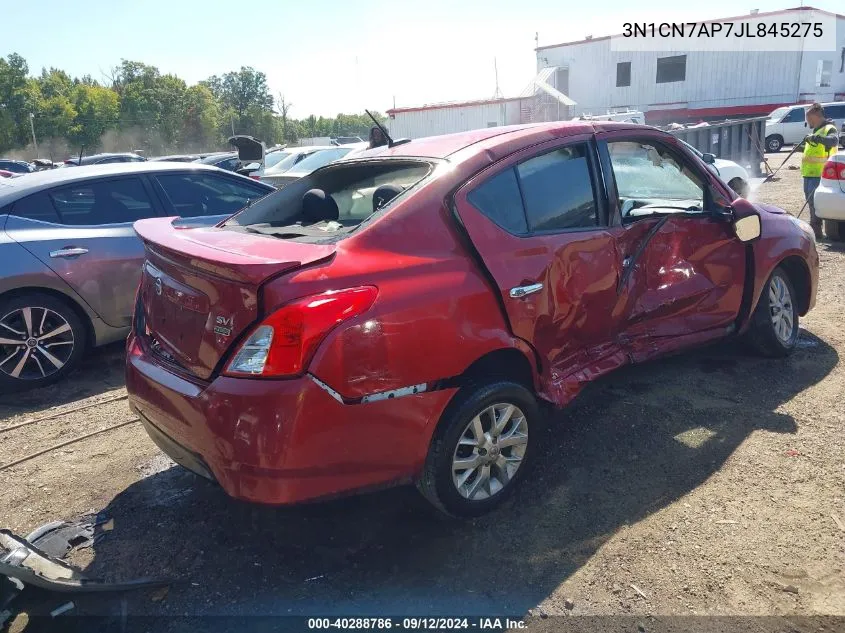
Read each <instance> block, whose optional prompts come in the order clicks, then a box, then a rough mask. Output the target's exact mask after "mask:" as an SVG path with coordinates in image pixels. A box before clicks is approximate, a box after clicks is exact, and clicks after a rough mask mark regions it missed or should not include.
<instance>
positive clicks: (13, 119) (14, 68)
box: [0, 53, 36, 150]
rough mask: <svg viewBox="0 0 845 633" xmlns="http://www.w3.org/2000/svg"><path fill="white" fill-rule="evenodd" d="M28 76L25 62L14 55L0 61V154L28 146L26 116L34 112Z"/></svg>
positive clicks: (27, 119) (33, 99)
mask: <svg viewBox="0 0 845 633" xmlns="http://www.w3.org/2000/svg"><path fill="white" fill-rule="evenodd" d="M28 74H29V67H28V66H27V64H26V60H25V59H24V58H23V57H21V56H20V55H18V54H17V53H12V54H10V55H9V56H8V57H7V58H6V59H3V58H2V57H0V150H6V149H11V148H13V147H22V146H25V145H26V144H27V143H28V142H29V137H30V132H29V115H30V113H32V112H33V111H34V109H35V97H36V95H34V94H33V92H32V86H31V85H30V83H29V81H28V79H27V75H28Z"/></svg>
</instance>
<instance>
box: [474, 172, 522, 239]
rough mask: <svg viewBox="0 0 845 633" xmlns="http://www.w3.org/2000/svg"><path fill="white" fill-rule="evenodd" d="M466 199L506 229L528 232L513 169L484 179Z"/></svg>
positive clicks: (515, 231)
mask: <svg viewBox="0 0 845 633" xmlns="http://www.w3.org/2000/svg"><path fill="white" fill-rule="evenodd" d="M467 200H469V202H470V204H472V206H474V207H475V208H476V209H478V210H479V211H481V213H483V214H484V215H486V216H487V217H488V218H490V219H491V220H493V222H495V223H496V224H498V225H499V226H500V227H502V228H503V229H505V230H506V231H509V232H510V233H517V234H518V233H527V232H528V225H527V223H526V221H525V209H524V208H523V206H522V196H521V195H520V193H519V184H518V183H517V180H516V171H515V170H514V169H508V170H507V171H503V172H501V173H499V174H496V175H495V176H493V177H492V178H489V179H488V180H485V181H484V182H483V183H481V184H480V185H479V186H478V187H476V188H475V189H473V190H472V191H471V192H470V193H469V195H467Z"/></svg>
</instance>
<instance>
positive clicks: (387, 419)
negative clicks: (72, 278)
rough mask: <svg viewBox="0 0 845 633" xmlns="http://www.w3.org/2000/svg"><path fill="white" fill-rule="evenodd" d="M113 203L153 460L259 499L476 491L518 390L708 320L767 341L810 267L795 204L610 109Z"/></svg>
mask: <svg viewBox="0 0 845 633" xmlns="http://www.w3.org/2000/svg"><path fill="white" fill-rule="evenodd" d="M318 156H319V155H318ZM303 162H305V161H303ZM135 229H136V231H137V232H138V234H139V235H140V236H141V238H142V239H143V240H144V244H145V246H146V262H145V264H144V272H143V275H142V281H141V285H140V288H139V293H138V301H137V307H136V311H135V322H134V327H133V332H132V334H131V335H130V338H129V341H128V343H127V369H126V385H127V389H128V392H129V402H130V405H131V407H132V408H133V410H134V411H136V412H137V413H138V415H139V416H140V418H141V420H142V422H143V424H144V426H145V428H146V429H147V431H148V433H149V434H150V436H151V437H152V438H153V440H154V441H155V442H156V443H157V444H158V445H159V446H160V447H161V448H162V449H163V450H164V451H165V452H166V453H168V454H169V455H170V456H171V457H173V459H174V460H175V461H176V462H178V463H180V464H182V465H183V466H185V467H187V468H188V469H190V470H193V471H194V472H196V473H198V474H200V475H202V476H204V477H207V478H209V479H212V480H214V481H217V482H218V483H219V484H220V485H221V486H222V487H223V489H224V490H225V491H226V492H227V493H228V494H230V495H232V496H234V497H237V498H240V499H244V500H247V501H252V502H261V503H270V504H287V503H295V502H301V501H305V500H310V499H315V498H320V497H325V496H332V495H336V494H340V493H347V492H351V491H355V490H360V489H366V488H370V487H373V486H384V485H388V484H395V483H397V482H407V481H414V482H416V484H417V486H418V487H419V489H420V490H421V491H422V493H423V494H424V495H425V497H426V498H427V499H428V500H430V501H431V502H432V503H433V504H434V506H435V507H437V508H439V509H440V510H443V511H444V512H447V513H449V514H452V515H459V516H473V515H478V514H481V513H484V512H487V511H489V510H491V509H492V508H494V507H495V506H497V505H498V504H500V503H501V502H502V501H503V500H504V499H505V498H507V496H508V495H509V494H510V493H511V492H513V488H514V485H515V484H516V482H517V481H518V480H519V478H520V477H522V476H523V475H524V474H525V471H526V466H527V464H528V463H529V462H530V461H531V460H532V459H534V458H535V457H536V454H535V453H536V451H537V450H538V449H539V443H540V442H541V428H542V426H543V423H544V421H543V414H542V413H541V404H550V405H555V406H565V405H566V404H567V403H569V402H570V401H571V400H572V398H573V397H575V395H576V394H577V393H578V392H579V391H580V389H581V388H582V387H583V386H584V384H586V383H587V382H589V381H591V380H594V379H596V378H598V377H599V376H602V375H604V374H607V373H608V372H610V371H612V370H613V369H615V368H617V367H620V366H622V365H625V364H627V363H629V362H643V361H646V360H649V359H652V358H655V357H657V356H660V355H662V354H665V353H669V352H673V351H676V350H680V349H684V348H687V347H690V346H693V345H699V344H703V343H706V342H709V341H715V340H718V339H722V338H725V337H731V336H739V335H747V336H748V337H749V340H750V341H751V342H752V343H753V344H754V345H755V346H756V347H757V349H759V350H760V351H761V352H762V353H764V354H767V355H770V356H784V355H787V354H789V353H790V352H791V351H792V350H793V349H795V347H796V343H797V340H798V320H799V317H800V316H803V315H804V314H806V313H807V311H808V310H810V309H811V308H812V307H813V305H814V302H815V296H816V287H817V282H818V254H817V252H816V247H815V242H814V239H813V236H812V230H811V229H810V227H809V225H807V224H806V223H804V222H801V221H800V220H797V219H795V218H794V217H792V216H790V215H789V214H787V213H785V212H784V211H782V210H780V209H777V208H775V207H771V206H768V205H762V204H760V205H755V204H752V203H751V202H749V201H748V200H746V199H744V198H737V197H736V195H735V193H734V192H733V191H731V190H730V189H729V188H728V187H727V186H726V185H725V184H724V183H723V182H721V181H720V180H719V179H718V178H717V177H716V176H715V175H714V174H712V172H710V171H709V170H708V169H707V167H706V166H705V165H704V163H703V162H701V160H700V159H699V158H698V157H697V156H696V155H695V154H693V153H692V152H690V151H689V150H688V149H687V148H686V147H685V146H684V145H683V144H681V143H680V142H679V141H678V140H677V139H675V138H674V137H673V136H671V135H669V134H666V133H664V132H661V131H659V130H655V129H653V128H649V127H645V126H640V125H630V124H623V123H613V122H606V123H600V124H592V123H587V122H557V123H546V124H539V125H533V126H513V127H498V128H487V129H481V130H475V131H472V132H465V133H460V134H451V135H447V136H440V137H431V138H425V139H419V140H416V141H411V142H408V143H405V144H401V145H398V144H397V145H394V146H392V147H379V148H376V149H373V150H369V151H367V152H364V153H363V155H362V156H361V157H360V159H351V160H343V161H338V162H335V163H331V164H330V165H327V166H325V167H323V168H321V169H317V170H315V171H314V172H313V173H311V174H309V175H307V176H304V177H303V178H302V179H300V180H299V181H298V182H295V183H291V184H290V185H288V186H287V187H285V188H284V189H281V190H279V191H277V192H275V193H273V194H271V195H269V196H267V197H266V198H264V199H262V200H259V201H257V202H255V203H253V204H252V205H250V206H249V207H248V208H245V209H243V210H242V211H241V212H240V213H238V214H237V215H235V216H233V217H232V218H230V219H229V220H227V221H226V222H224V223H222V224H221V225H219V226H218V228H212V229H208V228H199V229H193V230H190V231H178V230H174V229H173V227H172V226H171V223H170V222H169V221H168V220H166V219H150V220H142V221H139V222H137V223H136V224H135Z"/></svg>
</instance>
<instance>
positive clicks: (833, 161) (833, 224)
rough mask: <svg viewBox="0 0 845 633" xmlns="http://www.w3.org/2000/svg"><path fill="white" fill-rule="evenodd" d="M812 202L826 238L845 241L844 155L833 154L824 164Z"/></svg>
mask: <svg viewBox="0 0 845 633" xmlns="http://www.w3.org/2000/svg"><path fill="white" fill-rule="evenodd" d="M813 202H814V204H815V207H816V216H817V217H819V218H821V219H822V220H824V232H825V233H826V234H827V236H828V237H829V238H830V239H832V240H836V241H841V240H845V154H841V153H840V154H834V155H833V156H832V157H831V158H830V159H829V160H828V161H827V162H826V163H825V164H824V170H823V171H822V180H821V182H820V183H819V186H818V188H817V189H816V193H815V194H814V195H813Z"/></svg>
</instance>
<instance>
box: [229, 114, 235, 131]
mask: <svg viewBox="0 0 845 633" xmlns="http://www.w3.org/2000/svg"><path fill="white" fill-rule="evenodd" d="M229 121H231V123H232V136H234V135H235V115H230V116H229Z"/></svg>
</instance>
